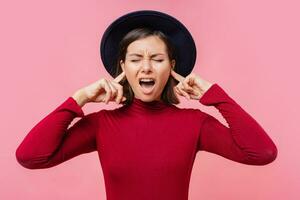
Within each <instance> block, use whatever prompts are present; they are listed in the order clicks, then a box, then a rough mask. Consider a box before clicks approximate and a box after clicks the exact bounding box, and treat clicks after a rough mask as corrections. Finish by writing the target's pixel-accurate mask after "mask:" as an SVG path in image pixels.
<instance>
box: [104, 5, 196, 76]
mask: <svg viewBox="0 0 300 200" xmlns="http://www.w3.org/2000/svg"><path fill="white" fill-rule="evenodd" d="M138 27H150V28H153V29H156V30H160V31H162V32H163V33H164V34H166V35H167V36H168V38H169V39H170V41H171V42H172V44H173V45H174V47H175V56H176V58H177V60H176V72H177V73H179V74H181V75H182V76H187V75H188V74H189V73H190V72H191V71H192V70H193V67H194V64H195V62H196V54H197V53H196V46H195V42H194V40H193V37H192V35H191V34H190V32H189V31H188V30H187V28H186V27H185V26H184V25H183V24H182V23H181V22H180V21H178V20H177V19H175V18H174V17H172V16H170V15H168V14H166V13H162V12H158V11H154V10H140V11H134V12H131V13H128V14H125V15H123V16H121V17H119V18H118V19H116V20H115V21H114V22H113V23H111V24H110V25H109V26H108V28H107V29H106V30H105V32H104V34H103V37H102V39H101V44H100V54H101V59H102V62H103V64H104V67H105V68H106V70H107V71H108V72H109V74H110V75H111V76H113V77H114V76H115V70H116V64H117V63H116V61H117V54H118V50H119V43H120V41H121V40H122V38H123V37H124V36H125V35H126V34H127V33H128V32H129V31H131V30H132V29H134V28H138Z"/></svg>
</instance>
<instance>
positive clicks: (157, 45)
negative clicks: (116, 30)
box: [127, 36, 166, 55]
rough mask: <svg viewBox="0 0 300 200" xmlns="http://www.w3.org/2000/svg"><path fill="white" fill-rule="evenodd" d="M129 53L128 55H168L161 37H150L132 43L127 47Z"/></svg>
mask: <svg viewBox="0 0 300 200" xmlns="http://www.w3.org/2000/svg"><path fill="white" fill-rule="evenodd" d="M127 53H128V55H129V54H132V53H140V54H144V53H147V54H158V53H160V54H166V45H165V43H164V42H163V40H161V39H160V38H159V37H157V36H149V37H146V38H141V39H138V40H135V41H134V42H132V43H130V44H129V46H128V47H127Z"/></svg>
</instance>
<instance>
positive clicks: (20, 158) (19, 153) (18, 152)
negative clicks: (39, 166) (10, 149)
mask: <svg viewBox="0 0 300 200" xmlns="http://www.w3.org/2000/svg"><path fill="white" fill-rule="evenodd" d="M15 157H16V160H17V162H18V163H19V164H20V165H21V166H22V167H25V168H27V169H33V166H32V165H30V164H29V163H30V161H29V159H27V158H26V155H25V154H24V153H23V152H22V151H21V150H20V147H18V148H17V150H16V151H15Z"/></svg>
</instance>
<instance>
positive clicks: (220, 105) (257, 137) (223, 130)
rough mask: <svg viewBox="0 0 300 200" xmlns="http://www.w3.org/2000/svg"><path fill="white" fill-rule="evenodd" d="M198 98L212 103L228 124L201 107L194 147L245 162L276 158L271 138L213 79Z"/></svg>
mask: <svg viewBox="0 0 300 200" xmlns="http://www.w3.org/2000/svg"><path fill="white" fill-rule="evenodd" d="M199 102H200V103H202V104H203V105H206V106H214V107H216V108H217V109H218V111H219V112H220V113H221V114H222V116H223V117H224V118H225V120H226V122H227V123H228V126H229V128H228V127H226V126H224V125H223V124H222V123H221V122H219V121H218V120H217V119H216V118H214V117H213V116H211V115H209V114H207V113H205V112H202V111H201V112H202V113H204V114H205V115H206V117H205V119H204V121H203V124H202V128H201V130H200V133H199V134H200V136H199V141H198V149H197V150H204V151H208V152H211V153H214V154H218V155H220V156H223V157H225V158H228V159H230V160H233V161H236V162H239V163H243V164H248V165H266V164H269V163H271V162H272V161H274V160H275V159H276V157H277V148H276V145H275V144H274V142H273V141H272V140H271V138H270V137H269V136H268V135H267V133H266V132H265V131H264V129H263V128H262V127H261V126H260V125H259V124H258V122H257V121H256V120H255V119H253V118H252V117H251V116H250V115H249V114H248V113H247V112H246V111H245V110H243V108H242V107H241V106H239V105H238V104H237V103H236V102H235V101H234V100H233V99H232V98H231V97H230V96H229V95H228V94H227V93H226V92H225V91H224V90H223V89H222V88H221V87H220V86H219V85H218V84H216V83H214V84H213V85H212V86H211V87H210V88H209V89H208V90H207V91H206V92H205V93H204V95H203V96H202V97H201V98H200V100H199Z"/></svg>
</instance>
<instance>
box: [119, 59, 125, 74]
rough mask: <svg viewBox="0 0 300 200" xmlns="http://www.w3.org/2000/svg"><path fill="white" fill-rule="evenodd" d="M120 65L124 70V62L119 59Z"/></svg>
mask: <svg viewBox="0 0 300 200" xmlns="http://www.w3.org/2000/svg"><path fill="white" fill-rule="evenodd" d="M120 66H121V68H122V71H123V72H124V62H123V60H120Z"/></svg>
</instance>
